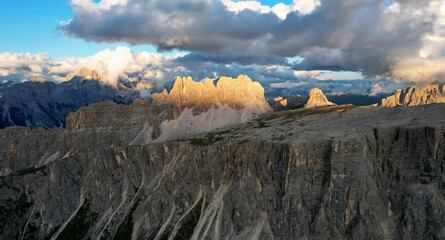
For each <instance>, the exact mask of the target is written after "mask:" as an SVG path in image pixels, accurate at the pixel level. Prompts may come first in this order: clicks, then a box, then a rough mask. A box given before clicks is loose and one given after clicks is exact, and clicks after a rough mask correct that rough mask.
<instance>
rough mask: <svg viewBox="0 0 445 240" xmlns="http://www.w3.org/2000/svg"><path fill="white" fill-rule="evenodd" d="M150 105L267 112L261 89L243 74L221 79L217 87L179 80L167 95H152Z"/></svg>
mask: <svg viewBox="0 0 445 240" xmlns="http://www.w3.org/2000/svg"><path fill="white" fill-rule="evenodd" d="M153 104H154V105H161V104H170V105H173V106H175V107H177V108H178V109H181V110H182V109H185V108H197V109H201V110H205V109H208V108H210V107H212V106H223V105H227V106H229V107H231V108H234V109H242V108H259V109H264V110H270V106H269V104H268V103H267V102H266V99H265V97H264V89H263V87H262V86H261V85H260V84H259V83H258V82H253V81H252V80H251V79H250V78H249V77H248V76H245V75H240V76H239V77H238V78H236V79H233V78H230V77H221V78H220V79H219V80H218V82H217V85H216V86H215V85H214V84H213V81H212V80H210V79H208V80H207V81H206V82H205V83H204V84H203V83H201V82H195V81H193V79H192V78H191V77H184V78H180V77H178V78H177V79H176V82H175V84H174V85H173V88H172V89H171V91H170V93H168V92H167V90H164V91H163V92H162V93H159V94H155V95H154V96H153Z"/></svg>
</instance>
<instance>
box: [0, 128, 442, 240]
mask: <svg viewBox="0 0 445 240" xmlns="http://www.w3.org/2000/svg"><path fill="white" fill-rule="evenodd" d="M220 134H222V133H220ZM225 134H226V135H227V136H225V137H230V135H231V134H230V133H225ZM444 134H445V132H444V128H417V129H412V128H411V129H406V128H389V129H388V128H386V129H385V128H383V129H376V130H371V131H364V132H362V133H361V134H360V137H358V138H354V139H343V140H341V139H318V140H316V139H311V140H310V141H306V142H301V143H296V144H289V143H277V142H258V141H252V142H249V143H243V144H237V143H235V144H233V143H232V144H224V143H222V144H211V145H206V144H201V143H193V144H192V142H191V143H188V142H166V143H157V144H149V145H144V146H126V147H112V148H103V149H96V150H94V151H91V152H86V153H79V154H76V155H73V156H70V157H67V158H63V159H59V160H57V161H53V162H50V163H48V164H47V165H45V166H42V167H40V168H35V169H30V170H27V171H22V172H18V173H16V174H14V175H11V176H8V177H5V178H2V179H0V191H1V193H2V194H0V229H1V231H0V238H2V239H18V238H24V239H48V238H51V239H66V238H67V237H71V238H76V239H82V238H86V239H130V237H133V238H136V239H176V238H179V239H206V238H210V239H227V238H228V239H273V238H274V239H303V238H308V239H324V238H327V237H329V238H332V239H345V238H347V239H369V238H373V239H420V238H422V237H425V236H428V237H430V238H431V239H443V238H444V237H445V235H444V226H443V218H444V216H445V207H444V206H445V201H444V194H445V189H444V186H443V183H444V179H443V176H444V174H443V169H444V166H445V165H444V164H445V160H444V158H445V152H444V149H445V142H444V138H443V136H444Z"/></svg>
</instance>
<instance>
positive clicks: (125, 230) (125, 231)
mask: <svg viewBox="0 0 445 240" xmlns="http://www.w3.org/2000/svg"><path fill="white" fill-rule="evenodd" d="M137 206H138V205H137V204H134V206H133V207H132V208H131V210H130V212H128V213H127V215H126V216H125V218H124V220H123V221H122V223H121V225H119V228H118V229H117V232H116V235H115V236H114V239H115V240H126V239H131V232H132V231H133V222H134V221H133V213H134V211H135V210H136V208H137Z"/></svg>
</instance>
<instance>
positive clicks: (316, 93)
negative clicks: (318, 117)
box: [304, 88, 335, 108]
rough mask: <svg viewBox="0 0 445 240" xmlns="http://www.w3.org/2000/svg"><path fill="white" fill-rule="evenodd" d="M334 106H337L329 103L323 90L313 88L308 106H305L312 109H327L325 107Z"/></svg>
mask: <svg viewBox="0 0 445 240" xmlns="http://www.w3.org/2000/svg"><path fill="white" fill-rule="evenodd" d="M332 105H335V104H334V103H331V102H329V101H328V99H327V98H326V96H325V95H324V94H323V92H322V91H321V89H319V88H313V89H312V90H311V91H310V92H309V98H308V100H307V102H306V104H305V105H304V107H305V108H312V107H325V106H332Z"/></svg>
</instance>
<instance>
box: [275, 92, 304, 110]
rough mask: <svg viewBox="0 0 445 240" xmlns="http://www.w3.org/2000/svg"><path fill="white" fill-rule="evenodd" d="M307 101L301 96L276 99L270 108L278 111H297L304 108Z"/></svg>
mask: <svg viewBox="0 0 445 240" xmlns="http://www.w3.org/2000/svg"><path fill="white" fill-rule="evenodd" d="M305 103H306V100H305V99H303V98H302V97H301V96H300V95H295V96H291V97H287V96H283V97H277V98H274V101H273V102H272V103H271V104H270V106H271V107H272V108H273V109H274V110H277V111H282V110H290V109H297V108H301V107H303V106H304V104H305Z"/></svg>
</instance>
